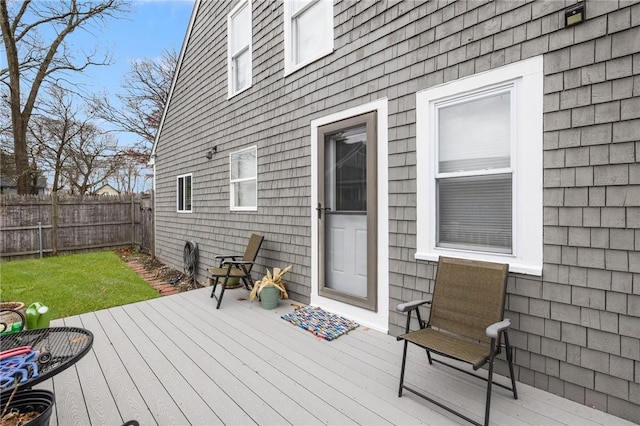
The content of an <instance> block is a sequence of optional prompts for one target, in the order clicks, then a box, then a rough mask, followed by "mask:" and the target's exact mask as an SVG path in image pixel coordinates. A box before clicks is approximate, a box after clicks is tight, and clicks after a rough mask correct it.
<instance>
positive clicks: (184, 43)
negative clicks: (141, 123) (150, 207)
mask: <svg viewBox="0 0 640 426" xmlns="http://www.w3.org/2000/svg"><path fill="white" fill-rule="evenodd" d="M199 7H200V0H196V1H195V3H194V4H193V11H192V12H191V18H190V19H189V26H188V27H187V31H186V33H185V36H184V40H183V41H182V47H181V48H180V56H179V57H178V63H177V65H176V70H175V72H174V74H173V81H172V82H171V89H169V96H168V97H167V103H166V104H165V106H164V111H162V118H160V124H159V125H158V131H157V132H156V137H155V140H154V141H153V148H151V155H150V156H149V165H153V163H154V161H155V156H156V146H157V145H158V140H160V133H162V127H163V126H164V120H165V117H166V116H167V111H168V110H169V105H170V104H171V98H172V97H173V89H174V88H175V87H176V82H177V81H178V75H179V74H180V69H181V68H182V60H183V59H184V53H185V51H186V50H187V44H188V43H189V39H190V38H191V31H192V30H193V23H194V22H195V20H196V15H197V14H198V8H199Z"/></svg>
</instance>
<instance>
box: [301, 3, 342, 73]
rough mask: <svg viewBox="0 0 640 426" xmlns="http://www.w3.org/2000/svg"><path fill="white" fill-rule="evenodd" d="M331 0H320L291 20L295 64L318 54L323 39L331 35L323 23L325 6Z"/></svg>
mask: <svg viewBox="0 0 640 426" xmlns="http://www.w3.org/2000/svg"><path fill="white" fill-rule="evenodd" d="M328 4H332V3H331V2H327V1H323V0H320V1H318V2H317V3H315V4H314V5H313V6H311V7H310V8H309V9H307V10H305V11H304V12H303V13H302V14H301V15H299V16H298V17H296V18H294V20H293V28H294V31H293V34H294V52H295V60H294V62H295V63H296V64H300V63H303V62H306V61H308V60H310V59H313V58H314V57H316V56H317V55H318V51H319V50H322V49H323V46H325V44H326V43H325V40H327V37H332V35H330V34H328V33H327V26H326V25H325V21H326V19H325V13H326V12H325V9H324V8H325V7H327V6H328Z"/></svg>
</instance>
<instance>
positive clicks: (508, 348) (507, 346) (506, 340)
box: [504, 331, 518, 399]
mask: <svg viewBox="0 0 640 426" xmlns="http://www.w3.org/2000/svg"><path fill="white" fill-rule="evenodd" d="M504 345H505V350H506V352H507V363H508V364H509V376H510V377H511V389H512V390H513V399H518V391H517V390H516V378H515V376H514V374H513V348H512V347H511V345H510V344H509V334H508V333H507V332H506V331H505V332H504Z"/></svg>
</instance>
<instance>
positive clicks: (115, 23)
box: [68, 0, 193, 92]
mask: <svg viewBox="0 0 640 426" xmlns="http://www.w3.org/2000/svg"><path fill="white" fill-rule="evenodd" d="M192 9H193V1H192V0H132V2H131V8H130V12H129V13H127V14H124V15H123V16H122V18H120V19H110V20H108V21H106V23H105V24H104V25H102V26H100V27H98V28H96V27H92V28H91V29H90V33H87V32H78V33H74V34H72V35H71V37H70V38H69V39H68V41H69V42H70V43H72V44H73V46H74V47H77V48H84V49H87V50H90V49H91V48H92V47H93V46H96V47H97V48H98V49H99V50H100V51H105V50H108V51H109V52H110V53H111V55H112V59H113V64H112V65H109V66H94V67H90V68H89V69H87V70H86V71H85V72H84V73H83V76H82V77H79V82H82V83H83V84H86V85H87V86H88V88H93V89H95V91H101V90H107V91H108V92H114V91H117V90H118V88H119V86H120V82H121V80H122V77H123V76H124V74H126V72H127V71H128V70H129V63H130V62H131V61H132V60H134V59H142V58H159V57H160V55H161V54H162V51H163V50H165V49H171V48H175V49H176V50H177V51H178V52H179V51H180V48H181V47H182V42H183V40H184V36H185V34H186V31H187V26H188V25H189V18H190V17H191V11H192Z"/></svg>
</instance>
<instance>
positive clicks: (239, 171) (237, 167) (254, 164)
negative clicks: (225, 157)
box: [229, 146, 258, 210]
mask: <svg viewBox="0 0 640 426" xmlns="http://www.w3.org/2000/svg"><path fill="white" fill-rule="evenodd" d="M257 157H258V148H257V147H256V146H252V147H250V148H246V149H243V150H240V151H236V152H232V153H231V154H230V155H229V172H230V173H229V183H230V187H229V198H230V202H231V210H257V209H258V158H257Z"/></svg>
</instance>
